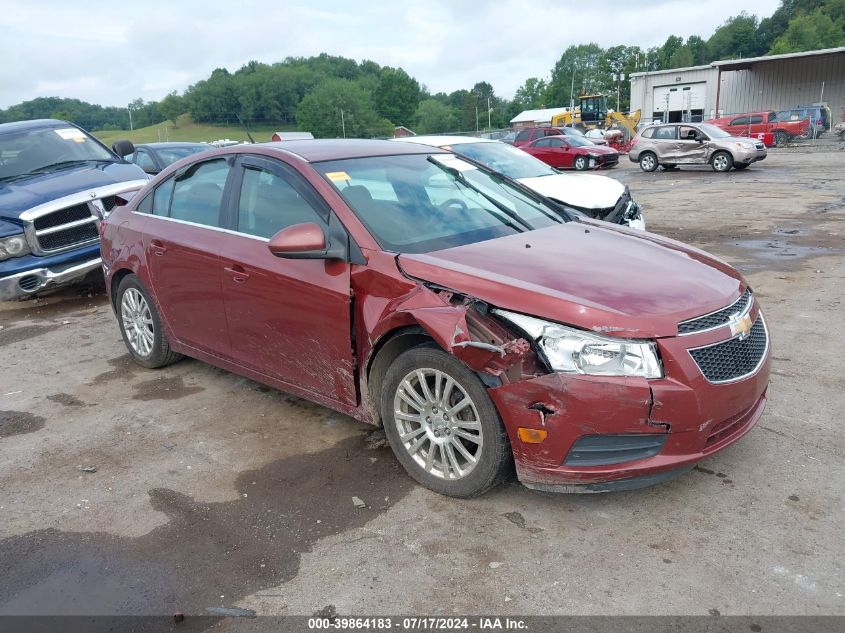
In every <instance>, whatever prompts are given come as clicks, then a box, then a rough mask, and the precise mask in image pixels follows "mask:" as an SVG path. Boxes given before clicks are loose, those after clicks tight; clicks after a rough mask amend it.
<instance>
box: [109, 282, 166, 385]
mask: <svg viewBox="0 0 845 633" xmlns="http://www.w3.org/2000/svg"><path fill="white" fill-rule="evenodd" d="M115 305H116V306H117V316H118V323H119V324H120V333H121V334H122V335H123V342H124V343H125V344H126V348H127V349H128V350H129V354H130V355H131V356H132V358H133V359H134V360H135V362H136V363H138V364H139V365H142V366H143V367H148V368H150V369H156V368H158V367H164V366H166V365H170V364H172V363H175V362H176V361H177V360H179V359H180V358H182V355H181V354H178V353H176V352H174V351H173V350H171V349H170V344H169V343H168V342H167V337H166V336H165V334H164V328H163V327H162V324H161V318H160V317H159V314H158V310H157V309H156V306H155V303H154V302H153V300H152V298H151V297H150V293H149V291H148V290H147V289H146V288H145V287H144V285H143V284H142V283H141V281H140V280H139V279H138V277H136V276H135V275H127V276H126V277H124V278H123V279H122V280H121V281H120V285H119V286H118V287H117V296H116V297H115Z"/></svg>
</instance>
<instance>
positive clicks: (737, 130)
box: [725, 116, 748, 136]
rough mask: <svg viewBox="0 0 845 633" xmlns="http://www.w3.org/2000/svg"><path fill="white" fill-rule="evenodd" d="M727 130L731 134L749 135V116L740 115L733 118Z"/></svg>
mask: <svg viewBox="0 0 845 633" xmlns="http://www.w3.org/2000/svg"><path fill="white" fill-rule="evenodd" d="M725 131H726V132H727V133H728V134H730V135H731V136H748V117H747V116H740V117H736V118H735V119H731V121H730V122H729V123H728V125H727V126H726V127H725Z"/></svg>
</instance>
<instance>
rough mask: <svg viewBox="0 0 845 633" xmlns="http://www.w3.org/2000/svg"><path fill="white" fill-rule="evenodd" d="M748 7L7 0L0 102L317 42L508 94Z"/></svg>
mask: <svg viewBox="0 0 845 633" xmlns="http://www.w3.org/2000/svg"><path fill="white" fill-rule="evenodd" d="M778 4H779V3H778V0H751V1H748V2H745V3H743V7H742V8H744V9H745V10H747V11H749V12H754V13H756V14H757V15H758V16H760V17H765V16H768V15H771V13H772V12H773V11H774V9H775V8H776V7H777V5H778ZM605 6H608V5H605ZM739 10H740V8H739V7H738V6H737V4H736V3H735V2H733V1H732V0H711V1H710V2H708V3H700V2H689V1H685V0H656V1H653V2H651V3H650V4H648V5H636V6H633V7H632V6H631V5H616V6H613V8H612V10H611V9H607V10H603V9H601V7H600V6H599V5H595V4H592V5H591V4H589V3H587V4H584V3H552V2H549V1H548V0H542V1H541V0H500V1H499V2H495V3H489V4H486V5H485V4H482V3H476V2H465V1H451V2H450V1H449V0H430V1H424V0H405V1H403V2H400V1H383V2H377V3H355V2H349V1H348V0H346V1H345V2H331V1H328V0H312V1H311V2H304V1H302V0H300V1H299V2H291V1H289V0H284V1H281V2H279V1H277V2H271V1H269V0H268V1H266V2H261V1H259V0H241V1H240V2H237V3H226V4H222V3H219V4H218V3H214V2H207V1H205V2H201V1H199V0H184V1H181V2H164V1H163V0H148V1H147V2H144V3H140V4H139V3H136V4H129V5H127V4H120V3H117V4H116V3H113V2H112V3H106V2H81V1H80V2H74V3H67V2H59V1H58V0H43V1H41V2H24V1H21V0H6V2H4V9H3V11H2V12H0V55H2V58H3V60H4V63H3V64H2V65H0V107H7V106H9V105H12V104H14V103H19V102H20V101H24V100H27V99H32V98H35V97H39V96H61V97H73V98H78V99H83V100H85V101H90V102H93V103H100V104H103V105H124V104H127V103H129V101H131V100H132V99H134V98H136V97H139V96H140V97H142V98H143V99H145V100H158V99H161V98H162V97H163V96H164V95H165V94H167V93H168V92H171V91H172V90H178V91H180V92H181V91H183V90H184V89H185V88H187V87H188V85H190V84H192V83H195V82H197V81H199V80H201V79H204V78H206V77H207V76H208V75H209V73H210V72H211V71H212V70H213V69H214V68H216V67H225V68H228V69H229V70H236V69H237V68H239V67H240V66H241V65H243V64H244V63H246V62H247V61H249V60H251V59H256V60H259V61H262V62H268V63H272V62H277V61H281V60H282V59H284V58H285V57H288V56H295V57H301V56H302V57H304V56H310V55H316V54H319V53H321V52H326V53H329V54H332V55H343V56H345V57H352V58H354V59H358V60H361V59H371V60H373V61H375V62H377V63H379V64H381V65H389V66H401V67H403V68H405V70H407V71H408V72H409V73H410V74H411V75H413V76H414V77H416V78H417V79H418V80H419V81H420V82H421V83H424V84H425V85H426V86H427V87H428V88H429V90H431V91H432V92H440V91H443V92H451V91H453V90H457V89H459V88H470V87H472V85H473V84H475V83H476V82H477V81H488V82H490V83H491V84H493V86H494V88H495V89H496V91H497V93H498V94H501V95H503V96H506V97H510V96H512V95H513V92H514V91H515V90H516V89H517V88H518V87H519V86H520V85H521V84H522V82H523V81H524V80H525V79H526V78H527V77H531V76H538V77H547V76H548V75H549V74H550V72H551V69H552V68H553V66H554V64H555V62H556V61H557V59H558V58H559V57H560V55H561V53H562V52H563V51H564V50H565V49H566V47H567V46H570V45H572V44H580V43H587V42H591V41H594V42H596V43H597V44H599V45H601V46H612V45H616V44H630V45H639V46H641V47H644V48H646V47H649V46H654V45H659V44H661V43H662V42H664V41H665V40H666V38H667V37H668V36H669V35H672V34H674V35H680V36H682V37H688V36H689V35H693V34H698V35H701V36H703V37H705V38H706V37H708V36H709V35H710V34H711V33H712V32H713V30H714V29H715V28H716V27H717V26H718V25H720V24H721V23H723V22H724V21H725V20H726V19H727V18H728V17H729V16H731V15H734V14H736V13H738V12H739Z"/></svg>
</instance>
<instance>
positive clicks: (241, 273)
mask: <svg viewBox="0 0 845 633" xmlns="http://www.w3.org/2000/svg"><path fill="white" fill-rule="evenodd" d="M223 270H225V271H226V272H227V273H229V274H230V275H232V281H234V282H235V283H237V284H242V283H244V282H245V281H246V280H247V279H249V273H247V272H246V271H245V270H244V269H243V266H239V265H238V264H232V266H226V267H225V268H224V269H223Z"/></svg>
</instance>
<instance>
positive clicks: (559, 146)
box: [546, 135, 576, 169]
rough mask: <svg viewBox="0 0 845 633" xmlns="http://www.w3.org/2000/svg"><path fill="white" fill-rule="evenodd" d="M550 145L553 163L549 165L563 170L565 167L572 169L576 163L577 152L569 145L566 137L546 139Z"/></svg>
mask: <svg viewBox="0 0 845 633" xmlns="http://www.w3.org/2000/svg"><path fill="white" fill-rule="evenodd" d="M546 140H547V141H548V143H549V149H548V152H549V156H550V157H551V162H549V165H551V166H552V167H557V168H558V169H563V168H564V167H572V163H573V162H574V161H575V153H576V152H575V150H574V149H573V148H572V146H571V145H570V144H569V141H568V140H567V139H566V137H565V136H562V135H561V136H553V137H551V138H547V139H546Z"/></svg>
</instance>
